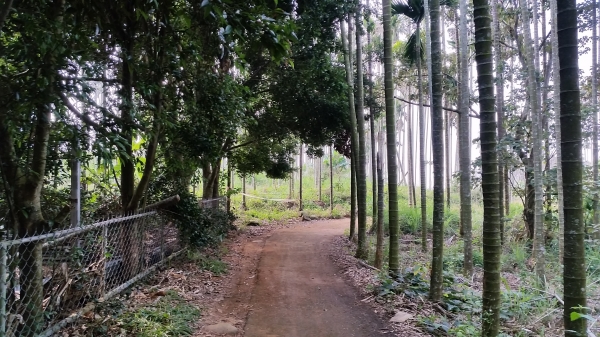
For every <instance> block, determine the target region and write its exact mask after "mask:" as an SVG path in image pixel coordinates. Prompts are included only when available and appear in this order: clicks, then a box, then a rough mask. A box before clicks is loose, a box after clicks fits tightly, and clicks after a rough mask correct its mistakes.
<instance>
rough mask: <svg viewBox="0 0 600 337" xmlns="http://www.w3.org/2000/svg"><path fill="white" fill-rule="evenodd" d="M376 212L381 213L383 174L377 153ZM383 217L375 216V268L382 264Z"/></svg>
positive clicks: (379, 267) (380, 266)
mask: <svg viewBox="0 0 600 337" xmlns="http://www.w3.org/2000/svg"><path fill="white" fill-rule="evenodd" d="M377 185H378V186H377V191H378V193H377V213H378V214H383V176H382V175H381V161H380V160H379V155H377ZM383 240H384V237H383V217H379V218H377V244H376V248H375V268H378V269H381V268H382V266H383Z"/></svg>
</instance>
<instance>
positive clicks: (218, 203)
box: [198, 197, 227, 210]
mask: <svg viewBox="0 0 600 337" xmlns="http://www.w3.org/2000/svg"><path fill="white" fill-rule="evenodd" d="M198 203H199V204H200V207H201V208H205V209H206V208H210V209H214V208H218V209H220V210H225V209H226V208H227V197H219V198H214V199H200V200H199V201H198Z"/></svg>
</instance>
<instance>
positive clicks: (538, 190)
mask: <svg viewBox="0 0 600 337" xmlns="http://www.w3.org/2000/svg"><path fill="white" fill-rule="evenodd" d="M519 2H520V6H521V18H522V20H521V21H522V23H523V30H524V33H525V34H524V37H525V49H526V56H527V73H528V77H529V79H528V81H527V91H528V95H529V104H530V107H531V117H532V123H531V128H532V131H533V132H532V140H533V145H532V157H533V158H532V159H533V186H534V196H535V199H534V233H535V235H534V238H533V256H534V258H535V259H536V263H535V271H536V275H537V277H538V278H539V280H540V281H541V282H543V281H544V279H545V275H544V274H545V271H544V269H545V266H544V265H545V260H544V255H545V232H544V218H543V215H544V214H543V202H544V199H543V198H544V190H543V186H542V137H541V130H540V129H541V123H540V121H541V118H540V115H541V113H540V108H539V100H538V97H539V95H538V84H537V83H538V81H537V71H536V69H537V67H536V63H537V62H536V58H535V57H534V50H533V49H534V43H536V44H537V41H533V40H532V39H531V30H530V27H529V19H528V18H529V12H528V10H527V3H526V0H519ZM533 12H534V20H535V19H537V15H536V14H535V13H537V9H536V8H535V4H534V8H533ZM536 26H537V21H534V27H536ZM536 30H537V28H536Z"/></svg>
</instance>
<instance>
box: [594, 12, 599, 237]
mask: <svg viewBox="0 0 600 337" xmlns="http://www.w3.org/2000/svg"><path fill="white" fill-rule="evenodd" d="M592 8H593V9H592V108H593V111H592V114H593V117H592V120H593V123H594V125H593V128H592V179H593V181H594V186H595V187H594V192H595V193H594V199H593V200H592V212H593V219H594V224H595V225H600V211H599V210H598V207H599V197H598V193H600V191H599V190H598V184H599V181H598V49H597V45H598V41H597V39H598V34H597V32H596V29H597V27H596V23H597V22H596V21H597V20H596V0H594V1H593V7H592ZM596 237H597V238H600V233H596Z"/></svg>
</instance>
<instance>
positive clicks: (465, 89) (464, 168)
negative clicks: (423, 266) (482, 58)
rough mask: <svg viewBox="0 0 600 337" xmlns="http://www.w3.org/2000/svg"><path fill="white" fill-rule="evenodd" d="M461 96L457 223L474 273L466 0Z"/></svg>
mask: <svg viewBox="0 0 600 337" xmlns="http://www.w3.org/2000/svg"><path fill="white" fill-rule="evenodd" d="M459 6H460V28H459V32H460V36H459V40H458V45H459V53H460V58H459V60H460V62H459V63H460V64H459V68H460V70H459V71H460V100H459V108H458V110H459V111H460V116H459V128H458V132H459V138H460V140H459V144H460V145H459V148H458V151H459V156H460V223H461V229H462V235H463V243H464V273H465V275H467V276H470V275H471V274H472V273H473V245H472V231H471V138H470V137H469V69H468V68H469V65H468V59H469V55H468V41H467V0H460V4H459Z"/></svg>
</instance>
